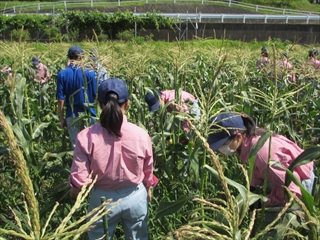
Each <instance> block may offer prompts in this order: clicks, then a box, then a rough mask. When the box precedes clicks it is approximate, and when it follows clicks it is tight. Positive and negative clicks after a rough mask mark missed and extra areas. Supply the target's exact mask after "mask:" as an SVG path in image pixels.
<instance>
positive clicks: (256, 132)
mask: <svg viewBox="0 0 320 240" xmlns="http://www.w3.org/2000/svg"><path fill="white" fill-rule="evenodd" d="M241 117H242V121H243V124H244V126H245V128H246V131H245V133H246V134H247V135H248V136H262V135H263V134H264V133H266V132H267V130H266V129H263V128H258V127H257V125H256V123H255V122H254V120H253V119H252V118H251V117H250V116H249V115H247V114H242V116H241Z"/></svg>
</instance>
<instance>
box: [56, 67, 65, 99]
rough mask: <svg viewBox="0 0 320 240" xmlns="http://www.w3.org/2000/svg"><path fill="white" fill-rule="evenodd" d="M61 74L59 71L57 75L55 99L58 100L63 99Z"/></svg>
mask: <svg viewBox="0 0 320 240" xmlns="http://www.w3.org/2000/svg"><path fill="white" fill-rule="evenodd" d="M61 75H62V74H61V72H59V73H58V76H57V99H58V100H64V93H63V79H62V76H61Z"/></svg>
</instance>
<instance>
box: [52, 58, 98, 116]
mask: <svg viewBox="0 0 320 240" xmlns="http://www.w3.org/2000/svg"><path fill="white" fill-rule="evenodd" d="M85 86H86V95H87V96H85V92H84V88H85ZM57 91H58V94H64V95H65V96H66V99H65V102H66V106H67V114H66V115H67V117H69V116H72V115H73V114H75V116H78V113H79V112H85V110H86V107H85V105H84V103H86V102H87V103H93V102H94V100H95V97H96V79H95V74H94V73H93V72H91V73H90V72H88V71H84V72H83V71H82V69H81V67H79V66H78V65H74V64H72V63H71V64H70V65H69V66H68V67H67V68H66V69H64V70H61V71H60V72H59V73H58V82H57ZM86 98H87V101H85V99H86ZM88 110H89V109H88ZM90 112H91V114H93V115H94V116H95V114H96V113H95V110H94V108H90Z"/></svg>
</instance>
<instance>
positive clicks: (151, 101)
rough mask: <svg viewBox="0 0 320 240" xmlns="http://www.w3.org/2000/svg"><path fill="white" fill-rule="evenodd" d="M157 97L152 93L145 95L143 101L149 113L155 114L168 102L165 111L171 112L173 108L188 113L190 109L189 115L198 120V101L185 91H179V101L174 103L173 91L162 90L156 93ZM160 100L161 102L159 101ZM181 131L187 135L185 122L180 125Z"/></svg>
mask: <svg viewBox="0 0 320 240" xmlns="http://www.w3.org/2000/svg"><path fill="white" fill-rule="evenodd" d="M156 92H157V93H158V97H157V96H155V95H153V94H152V93H147V95H146V96H145V101H146V102H147V104H148V108H149V111H151V112H155V111H157V110H158V109H159V108H160V104H162V105H166V104H167V103H169V102H172V103H171V104H169V105H168V106H167V111H168V112H172V111H173V110H174V108H176V111H180V112H185V113H189V107H190V108H191V110H190V113H191V114H192V115H193V116H194V117H195V118H197V119H199V118H200V109H199V105H198V100H197V99H196V98H195V96H193V95H192V94H191V93H188V92H186V91H181V98H180V99H181V101H180V102H179V103H176V102H175V101H176V91H175V90H164V91H161V92H160V91H158V90H156ZM159 100H161V102H160V101H159ZM182 127H183V130H184V131H185V132H186V133H188V132H189V125H188V122H187V121H184V122H183V123H182Z"/></svg>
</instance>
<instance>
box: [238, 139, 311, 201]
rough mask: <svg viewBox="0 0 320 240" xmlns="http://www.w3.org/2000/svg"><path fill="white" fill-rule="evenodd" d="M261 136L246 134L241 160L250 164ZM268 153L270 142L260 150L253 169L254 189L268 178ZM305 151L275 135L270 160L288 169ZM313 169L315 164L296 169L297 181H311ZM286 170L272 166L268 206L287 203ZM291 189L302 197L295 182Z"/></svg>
mask: <svg viewBox="0 0 320 240" xmlns="http://www.w3.org/2000/svg"><path fill="white" fill-rule="evenodd" d="M259 138H260V136H251V137H248V136H247V135H245V134H244V138H243V142H242V146H241V150H240V155H239V157H240V159H241V160H242V161H244V162H246V163H248V157H249V152H250V149H251V148H252V146H253V145H254V144H255V143H257V141H258V140H259ZM268 152H269V140H268V141H266V143H265V144H264V145H263V147H262V148H261V149H260V150H259V152H258V154H257V156H256V161H255V165H254V169H253V174H252V180H251V183H250V185H251V186H253V187H256V186H260V185H261V184H262V183H263V180H264V179H265V176H266V169H267V164H268ZM302 152H303V150H302V149H301V148H300V147H299V146H298V145H297V144H295V143H294V142H292V141H290V140H289V139H287V138H285V137H284V136H281V135H275V136H273V137H272V140H271V156H270V160H274V161H278V162H281V164H282V165H284V166H285V167H286V168H287V167H289V165H290V164H291V163H292V161H293V160H294V159H295V158H296V157H297V156H298V155H300V154H301V153H302ZM311 169H313V162H310V163H308V164H305V165H302V166H299V167H296V168H295V170H294V175H295V176H296V177H297V179H299V180H300V182H301V181H302V180H305V179H309V178H310V177H311V176H310V171H311ZM285 177H286V170H285V169H283V168H281V167H274V166H272V167H271V166H270V168H269V175H268V185H269V187H270V188H271V189H272V190H271V192H270V194H268V195H267V197H268V198H269V200H268V201H267V202H266V206H281V205H284V204H285V202H286V199H285V190H284V188H283V186H284V185H285ZM289 189H290V191H291V192H292V193H295V194H296V195H297V196H298V197H301V192H300V188H299V187H298V186H297V185H295V184H294V183H293V182H291V184H290V185H289Z"/></svg>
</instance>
